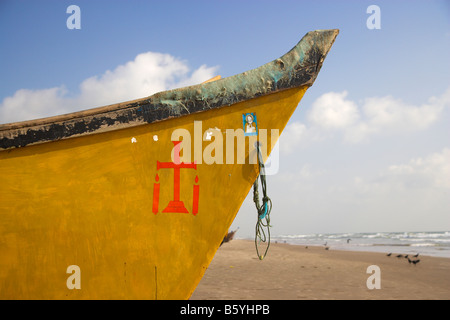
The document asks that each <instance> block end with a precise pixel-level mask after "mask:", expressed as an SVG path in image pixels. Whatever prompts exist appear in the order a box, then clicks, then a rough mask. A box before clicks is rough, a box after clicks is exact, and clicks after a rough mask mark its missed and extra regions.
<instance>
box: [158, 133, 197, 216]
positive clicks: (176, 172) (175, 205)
mask: <svg viewBox="0 0 450 320" xmlns="http://www.w3.org/2000/svg"><path fill="white" fill-rule="evenodd" d="M172 142H173V144H174V162H159V161H156V170H160V169H173V200H171V201H170V202H169V204H168V205H167V207H166V208H165V209H164V210H163V211H162V212H179V213H189V211H188V210H187V209H186V207H185V206H184V203H183V201H181V200H180V179H181V178H180V173H181V172H180V171H181V169H195V170H197V164H196V163H195V162H194V163H184V162H181V161H180V145H179V144H180V142H181V141H172ZM197 183H198V176H196V177H195V184H194V192H193V206H192V214H193V215H196V214H197V213H198V197H199V185H198V184H197ZM159 191H160V189H159V176H158V174H156V177H155V183H154V184H153V209H152V211H153V213H154V214H157V213H158V210H159V209H158V207H159Z"/></svg>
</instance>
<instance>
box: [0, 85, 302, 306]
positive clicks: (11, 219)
mask: <svg viewBox="0 0 450 320" xmlns="http://www.w3.org/2000/svg"><path fill="white" fill-rule="evenodd" d="M307 87H308V86H301V87H297V88H292V89H287V90H282V91H279V92H275V93H272V94H269V95H265V96H261V97H258V98H255V99H251V100H247V101H243V102H239V103H236V104H232V105H230V106H227V107H224V108H219V109H214V110H209V111H204V112H200V113H195V114H191V115H186V116H183V117H179V118H173V119H170V121H169V120H168V121H160V122H156V123H151V124H144V125H140V126H136V127H131V128H125V129H121V130H115V131H109V132H104V133H97V134H92V135H87V136H81V137H75V138H71V139H65V140H60V141H53V142H51V143H43V144H37V145H32V146H28V147H26V148H16V149H10V150H7V151H3V152H0V176H1V183H0V195H1V201H0V244H1V250H0V298H1V299H188V298H189V297H190V296H191V294H192V293H193V291H194V290H195V287H196V286H197V284H198V283H199V281H200V279H201V278H202V276H203V274H204V272H205V270H206V268H207V267H208V265H209V263H210V262H211V260H212V259H213V257H214V254H215V252H216V250H217V248H218V247H219V246H220V244H221V242H222V240H223V237H224V236H225V235H226V233H227V232H228V229H229V227H230V225H231V223H232V222H233V219H234V218H235V216H236V214H237V212H238V210H239V208H240V206H241V204H242V202H243V200H244V199H245V197H246V196H247V194H248V192H249V190H250V188H251V186H252V184H253V182H254V181H255V179H256V177H257V174H258V171H257V170H258V166H257V164H256V163H255V161H252V159H256V158H255V152H254V148H252V144H253V143H254V141H255V138H256V137H259V138H261V137H262V136H261V134H262V133H263V131H261V130H267V144H266V146H265V148H267V154H269V153H270V151H271V149H272V148H273V146H274V144H275V142H276V140H277V138H278V136H275V137H274V136H273V135H272V134H271V130H272V129H276V130H278V132H279V133H280V134H281V132H282V130H283V129H284V127H285V126H286V124H287V121H288V120H289V118H290V116H291V115H292V113H293V112H294V110H295V108H296V107H297V105H298V103H299V101H300V100H301V98H302V96H303V94H304V93H305V91H306V89H307ZM249 113H252V114H254V115H256V117H257V125H258V131H257V132H259V136H251V135H250V136H244V139H245V148H244V150H245V153H244V155H243V157H244V163H237V162H242V161H240V160H239V159H238V158H239V154H240V153H239V152H240V151H241V150H240V149H239V148H240V147H239V143H237V138H236V139H235V140H233V139H234V138H233V137H231V138H230V137H228V134H229V133H230V132H234V133H237V132H240V131H239V130H241V131H243V130H244V129H245V127H244V126H243V115H246V114H249ZM227 129H228V130H229V131H227ZM199 132H200V135H201V136H200V137H199ZM186 134H188V135H186ZM189 137H190V141H189ZM209 137H213V138H212V139H211V140H209V139H208V138H209ZM220 140H222V143H221V144H220V143H219V142H220ZM232 140H233V141H234V145H232V146H231V147H230V143H231V141H232ZM174 141H175V143H174ZM176 141H182V142H181V143H180V144H177V143H176ZM177 147H178V149H177ZM180 148H181V149H180ZM263 148H264V145H263ZM180 150H181V152H180V153H178V151H180ZM252 150H253V151H252ZM199 151H200V156H199V153H198V152H199ZM189 153H190V157H189ZM220 153H222V156H221V157H220ZM230 153H232V154H231V155H230ZM178 155H179V156H181V158H180V159H179V160H180V161H178V158H177V156H178ZM241 156H242V154H241ZM265 158H267V155H266V156H265ZM231 159H233V161H231ZM227 160H228V161H227ZM210 162H213V163H210ZM230 162H231V163H230ZM251 162H253V163H251ZM177 179H178V180H177ZM71 266H76V267H78V269H76V270H75V271H72V270H74V269H73V268H72V267H71ZM75 275H76V276H77V277H76V278H74V276H75ZM75 283H76V285H78V286H79V288H78V287H75V288H74V287H73V284H75Z"/></svg>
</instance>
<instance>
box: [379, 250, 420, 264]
mask: <svg viewBox="0 0 450 320" xmlns="http://www.w3.org/2000/svg"><path fill="white" fill-rule="evenodd" d="M391 255H392V252H389V253H388V254H387V255H386V256H388V257H390V256H391ZM418 256H419V254H418V253H417V254H415V255H413V256H412V257H413V258H417V257H418ZM395 257H397V258H399V259H400V258H405V259H408V262H409V264H411V263H412V264H414V265H416V264H418V263H419V262H420V259H416V260H411V259H410V258H409V255H405V256H404V255H402V254H398V255H396V256H395Z"/></svg>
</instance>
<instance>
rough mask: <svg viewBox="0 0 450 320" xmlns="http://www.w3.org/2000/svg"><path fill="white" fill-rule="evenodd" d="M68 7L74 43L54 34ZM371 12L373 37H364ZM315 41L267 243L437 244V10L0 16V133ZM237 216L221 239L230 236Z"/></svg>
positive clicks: (120, 10)
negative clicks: (292, 239)
mask: <svg viewBox="0 0 450 320" xmlns="http://www.w3.org/2000/svg"><path fill="white" fill-rule="evenodd" d="M72 4H75V5H78V6H79V7H80V9H81V29H80V30H69V29H68V28H67V27H66V20H67V18H68V17H69V16H70V14H67V13H66V9H67V7H68V6H69V5H72ZM372 4H375V5H378V6H379V7H380V11H381V29H375V30H370V29H368V28H367V26H366V20H367V19H368V18H369V16H370V14H368V13H367V12H366V10H367V7H368V6H369V5H372ZM328 28H338V29H340V35H339V36H338V38H337V40H336V42H335V44H334V46H333V48H332V50H331V52H330V54H329V55H328V57H327V59H326V60H325V63H324V66H323V68H322V71H321V73H320V74H319V77H318V79H317V81H316V83H315V84H314V86H313V87H312V88H310V89H309V90H308V92H307V93H306V95H305V97H304V99H303V100H302V102H301V103H300V105H299V107H298V108H297V111H296V112H295V113H294V115H293V117H292V118H291V120H290V122H289V125H288V127H287V129H286V130H287V131H286V133H285V134H284V135H282V138H281V140H280V171H279V173H278V174H277V175H274V176H271V177H269V185H268V188H269V189H268V191H269V196H271V198H272V199H273V201H274V209H273V212H272V224H273V233H274V234H301V233H315V232H318V233H321V232H358V231H361V232H369V231H373V232H377V231H416V230H418V231H422V230H423V231H432V230H450V219H449V217H450V212H449V208H450V200H449V199H450V168H449V166H450V139H449V138H450V135H449V133H450V132H449V125H448V123H449V120H450V111H449V108H450V106H449V103H450V59H449V58H448V56H450V5H449V4H448V2H446V1H425V0H422V1H399V0H397V1H392V0H391V1H350V0H345V1H344V0H342V1H298V0H297V1H287V0H280V1H273V0H272V1H265V0H262V1H256V0H246V1H245V0H240V1H235V0H228V1H214V0H212V1H206V0H205V1H142V0H141V1H138V0H135V1H92V0H91V1H62V0H58V1H56V0H54V1H46V0H45V1H6V0H2V1H1V2H0V39H1V50H0V70H1V73H0V79H1V83H2V85H1V86H0V122H1V123H4V122H12V121H19V120H26V119H28V118H38V117H43V116H49V115H55V114H59V113H65V112H70V111H76V110H80V109H86V108H90V107H95V106H98V105H105V104H108V103H113V102H119V101H118V100H120V99H122V101H123V100H129V99H135V98H140V97H142V96H147V95H150V94H152V93H154V92H155V91H159V90H166V89H170V88H172V87H177V86H182V85H188V84H192V83H198V82H199V81H202V80H205V79H203V78H205V77H208V76H210V75H216V74H220V75H222V77H227V76H231V75H234V74H237V73H240V72H243V71H246V70H249V69H252V68H256V67H258V66H260V65H262V64H265V63H267V62H269V61H272V60H274V59H276V58H278V57H279V56H281V55H283V54H284V53H286V52H287V51H288V50H290V49H291V48H292V47H293V46H294V45H295V44H296V43H297V42H298V41H299V40H300V39H301V37H302V36H303V35H304V34H305V33H306V32H308V31H311V30H316V29H328ZM138 57H139V58H138ZM161 66H164V67H165V68H159V67H161ZM146 68H147V69H146ZM152 68H153V69H152ZM140 70H144V71H140ZM145 70H156V71H154V74H152V76H151V77H150V78H149V76H148V75H146V74H144V72H145ZM167 70H169V71H167ZM170 70H172V71H170ZM150 73H151V72H150ZM130 82H132V83H134V84H136V85H133V87H129V88H130V89H129V90H124V91H125V92H123V93H122V92H118V91H120V90H118V88H119V85H118V84H122V85H121V86H120V87H121V88H122V87H125V88H128V87H127V86H129V85H130V84H129V83H130ZM127 94H128V95H127ZM336 113H337V114H336ZM280 190H282V191H283V192H281V191H280ZM271 192H272V193H271ZM252 205H253V204H252V202H251V197H248V198H247V200H246V201H245V202H244V204H243V206H242V208H241V210H240V212H239V214H238V216H237V218H236V220H235V222H234V223H233V228H235V227H239V228H240V233H241V235H242V236H252V234H253V232H254V231H253V230H254V223H255V222H256V221H255V212H254V208H253V207H252Z"/></svg>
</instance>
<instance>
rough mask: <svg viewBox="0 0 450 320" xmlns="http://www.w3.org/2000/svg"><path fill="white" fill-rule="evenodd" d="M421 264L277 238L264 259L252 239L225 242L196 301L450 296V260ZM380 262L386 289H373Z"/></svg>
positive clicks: (427, 259) (381, 280) (429, 260)
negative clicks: (373, 269) (287, 242)
mask: <svg viewBox="0 0 450 320" xmlns="http://www.w3.org/2000/svg"><path fill="white" fill-rule="evenodd" d="M414 259H420V262H419V263H417V264H416V265H414V264H412V263H408V259H405V258H403V257H402V258H397V257H396V256H395V254H392V255H391V256H390V257H388V256H386V253H377V252H356V251H340V250H333V248H332V247H330V248H329V250H325V248H324V247H323V246H322V247H321V246H308V248H306V247H305V246H300V245H290V244H285V243H273V242H272V243H271V244H270V248H269V251H268V254H267V256H266V257H265V258H264V259H263V260H259V259H258V257H257V255H256V251H255V244H254V242H253V241H251V240H232V241H230V242H227V243H224V244H223V245H222V246H221V247H220V248H219V250H218V251H217V253H216V255H215V257H214V259H213V261H212V262H211V264H210V266H209V268H208V269H207V270H206V273H205V275H204V277H203V278H202V280H201V281H200V283H199V285H198V287H197V288H196V290H195V292H194V293H193V295H192V296H191V300H225V299H230V300H279V299H281V300H324V299H327V300H328V299H338V300H347V299H349V300H350V299H351V300H354V299H355V300H356V299H374V300H390V299H399V300H423V299H434V300H447V299H450V259H448V258H438V257H429V256H422V255H420V256H419V257H418V258H414ZM372 265H375V266H378V267H379V273H378V275H379V284H380V289H376V288H374V289H368V287H367V281H368V278H369V277H371V279H370V281H369V283H370V284H374V283H375V282H374V281H372V279H373V277H374V276H375V273H373V272H369V273H368V272H367V269H368V267H369V266H372Z"/></svg>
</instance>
